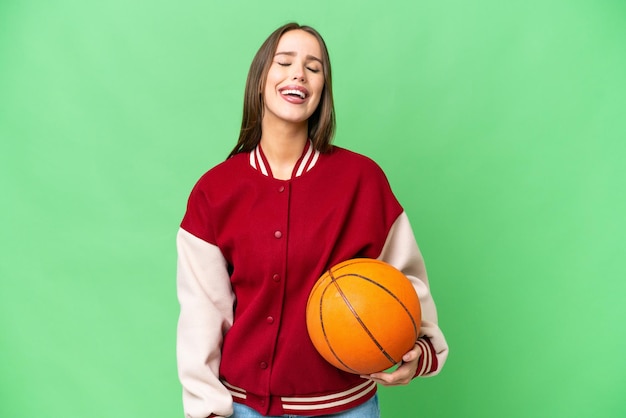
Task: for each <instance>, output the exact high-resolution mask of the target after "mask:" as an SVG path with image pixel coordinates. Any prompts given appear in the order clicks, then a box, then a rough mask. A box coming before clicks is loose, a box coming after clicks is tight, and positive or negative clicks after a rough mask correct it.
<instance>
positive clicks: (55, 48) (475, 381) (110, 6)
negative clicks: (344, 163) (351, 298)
mask: <svg viewBox="0 0 626 418" xmlns="http://www.w3.org/2000/svg"><path fill="white" fill-rule="evenodd" d="M625 18H626V3H624V2H623V1H621V0H595V1H594V0H589V1H582V0H554V1H551V0H542V1H539V0H528V1H498V0H476V1H471V2H469V1H462V0H443V1H425V0H411V1H408V0H407V1H397V0H388V1H373V2H369V3H365V2H362V1H330V0H324V1H316V2H304V3H303V2H294V1H273V2H258V1H246V2H237V1H230V2H228V1H223V0H222V1H217V0H215V1H213V0H195V1H179V2H174V1H163V0H153V1H139V0H109V1H106V2H105V1H102V2H89V1H84V0H83V1H78V0H76V1H72V0H58V1H43V0H42V1H35V0H22V1H18V0H2V2H0V170H1V176H0V190H1V195H2V205H1V206H0V207H1V209H0V216H1V218H0V219H1V220H2V232H1V234H2V235H1V236H2V240H1V245H2V248H1V250H2V251H1V264H0V280H1V282H0V286H1V287H0V329H1V334H0V353H1V355H0V416H2V417H53V418H57V417H59V418H60V417H63V418H82V417H106V418H109V417H110V418H119V417H177V416H182V407H181V400H180V397H181V395H180V385H179V383H178V380H177V376H176V364H175V327H176V321H177V315H178V303H177V300H176V294H175V291H176V289H175V263H176V254H175V246H174V239H175V234H176V231H177V228H178V224H179V222H180V219H181V217H182V215H183V211H184V208H185V203H186V198H187V196H188V193H189V191H190V189H191V187H192V185H193V183H194V182H195V181H196V180H197V178H198V177H199V176H200V175H201V174H202V173H203V172H204V171H206V170H207V169H209V168H210V167H211V166H213V165H215V164H216V163H218V162H220V161H222V160H223V159H224V158H225V157H226V155H227V154H228V152H229V151H230V149H231V148H232V147H233V146H234V143H235V141H236V137H237V134H238V128H239V124H240V117H241V108H242V100H243V89H244V83H245V77H246V74H247V70H248V66H249V64H250V62H251V60H252V57H253V55H254V53H255V52H256V50H257V49H258V47H259V46H260V44H261V42H262V41H263V39H265V37H266V36H267V35H269V33H270V32H271V31H272V30H273V29H275V28H276V27H278V26H279V25H281V24H283V23H286V22H288V21H291V20H296V21H298V22H300V23H306V24H310V25H313V26H314V27H316V28H317V29H319V30H320V32H321V33H322V34H323V36H324V37H325V39H326V41H327V43H328V46H329V49H330V54H331V59H332V61H333V70H334V82H335V83H334V87H335V92H336V110H337V120H338V132H337V136H336V140H335V143H336V144H338V145H341V146H344V147H348V148H351V149H353V150H355V151H358V152H361V153H364V154H366V155H368V156H370V157H372V158H374V159H375V160H376V161H377V162H378V163H379V164H380V165H381V166H382V167H383V169H384V170H385V171H386V173H387V175H388V177H389V180H390V182H391V184H392V187H393V189H394V191H395V193H396V194H397V196H398V198H399V199H400V201H401V202H402V203H403V205H404V207H405V209H406V211H407V212H408V214H409V217H410V219H411V220H412V224H413V227H414V230H415V234H416V236H417V239H418V242H419V244H420V246H421V248H422V251H423V253H424V255H425V257H426V261H427V266H428V268H429V274H430V277H431V282H432V283H431V285H432V290H433V293H434V295H435V298H436V300H437V303H438V308H439V311H440V322H441V327H442V328H443V330H444V332H445V333H446V336H447V338H448V341H449V344H450V357H449V360H448V363H447V365H446V368H445V369H444V371H443V372H442V373H441V374H440V375H439V376H438V377H436V378H432V379H420V380H417V381H414V382H412V384H411V385H409V386H406V387H401V388H383V389H382V390H381V407H382V409H383V413H382V416H383V417H384V418H395V417H622V416H626V401H625V400H624V393H625V392H626V361H625V360H624V353H625V352H626V337H625V336H624V331H625V327H624V318H625V317H626V309H625V308H624V305H625V303H624V302H625V299H626V297H625V295H626V284H625V282H626V280H625V279H626V274H625V273H626V271H625V269H624V264H623V263H624V262H623V259H624V256H625V255H626V251H624V250H625V245H624V236H625V234H626V222H625V221H624V213H625V212H626V199H625V192H624V186H625V180H626V172H625V169H624V166H625V165H626V164H625V163H624V159H625V157H626V152H625V151H626V146H625V142H626V121H625V120H626V118H625V117H624V111H625V110H626V99H625V98H626V47H625V45H626V21H625V20H626V19H625Z"/></svg>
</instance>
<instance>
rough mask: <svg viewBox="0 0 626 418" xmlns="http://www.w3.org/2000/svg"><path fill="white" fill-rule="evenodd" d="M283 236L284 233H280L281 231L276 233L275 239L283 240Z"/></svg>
mask: <svg viewBox="0 0 626 418" xmlns="http://www.w3.org/2000/svg"><path fill="white" fill-rule="evenodd" d="M282 236H283V233H282V232H280V231H276V232H274V237H276V238H281V237H282Z"/></svg>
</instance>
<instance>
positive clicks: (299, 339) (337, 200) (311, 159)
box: [177, 23, 448, 418]
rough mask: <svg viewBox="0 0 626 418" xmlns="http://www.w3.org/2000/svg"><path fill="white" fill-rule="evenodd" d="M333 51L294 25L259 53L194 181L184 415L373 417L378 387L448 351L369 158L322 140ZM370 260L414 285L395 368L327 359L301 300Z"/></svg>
mask: <svg viewBox="0 0 626 418" xmlns="http://www.w3.org/2000/svg"><path fill="white" fill-rule="evenodd" d="M334 130H335V116H334V106H333V96H332V80H331V69H330V60H329V57H328V51H327V49H326V45H325V43H324V41H323V39H322V37H321V36H320V35H319V34H318V32H317V31H315V30H314V29H312V28H311V27H308V26H300V25H298V24H295V23H291V24H287V25H285V26H282V27H280V28H278V29H277V30H276V31H275V32H273V33H272V34H271V35H270V36H269V38H268V39H267V40H266V41H265V42H264V43H263V45H262V46H261V48H260V49H259V51H258V52H257V54H256V56H255V57H254V60H253V61H252V65H251V67H250V72H249V74H248V80H247V83H246V91H245V99H244V111H243V121H242V126H241V132H240V136H239V141H238V142H237V145H236V146H235V148H234V149H233V151H232V153H231V154H230V156H229V158H228V159H227V160H226V161H224V162H223V163H221V164H219V165H217V166H216V167H214V168H213V169H211V170H209V171H208V172H207V173H206V174H204V175H203V176H202V177H201V178H200V180H199V181H198V182H197V184H196V185H195V187H194V188H193V190H192V192H191V195H190V197H189V201H188V206H187V211H186V213H185V216H184V218H183V220H182V223H181V228H180V230H179V232H178V236H177V246H178V274H177V276H178V277H177V288H178V297H179V301H180V305H181V312H180V318H179V324H178V341H177V356H178V368H179V376H180V380H181V383H182V386H183V403H184V409H185V414H186V416H187V417H190V418H201V417H208V416H219V417H226V416H233V417H260V416H321V415H331V414H337V415H332V416H334V417H342V418H349V417H354V418H356V417H359V418H370V417H378V416H379V412H378V403H377V398H376V385H377V384H383V385H404V384H407V383H408V382H409V381H410V380H411V379H413V378H414V377H416V376H432V375H435V374H437V373H438V372H439V371H440V370H441V368H442V366H443V363H444V362H445V359H446V357H447V352H448V347H447V344H446V341H445V338H444V336H443V334H442V332H441V330H440V329H439V327H438V325H437V312H436V309H435V305H434V302H433V299H432V297H431V294H430V291H429V286H428V279H427V276H426V270H425V267H424V263H423V260H422V256H421V254H420V251H419V249H418V246H417V244H416V242H415V239H414V236H413V232H412V230H411V226H410V224H409V221H408V219H407V216H406V214H405V213H404V211H403V209H402V207H401V206H400V204H399V203H398V201H397V200H396V198H395V197H394V195H393V193H392V191H391V189H390V186H389V184H388V182H387V179H386V177H385V175H384V173H383V172H382V171H381V169H380V168H379V167H378V166H377V165H376V164H375V163H374V162H373V161H372V160H370V159H368V158H366V157H364V156H361V155H358V154H355V153H353V152H350V151H348V150H345V149H343V148H339V147H335V146H332V145H331V143H330V142H331V139H332V137H333V134H334ZM357 257H368V258H377V259H380V260H383V261H386V262H388V263H390V264H392V265H394V266H395V267H397V268H398V269H400V270H401V271H402V272H403V273H404V274H405V275H406V276H407V277H408V278H409V279H410V280H411V282H412V283H413V285H414V287H415V288H416V290H417V293H418V295H419V296H420V302H421V307H422V323H421V336H420V338H419V339H418V340H417V341H416V344H415V347H414V349H412V350H411V351H409V352H408V353H406V355H405V356H404V357H403V361H402V364H400V365H399V366H398V367H397V368H396V369H395V370H394V371H392V372H381V373H374V374H372V375H368V376H359V375H355V374H350V373H346V372H343V371H341V370H339V369H337V368H335V367H333V366H332V365H330V364H329V363H327V362H326V361H325V360H324V359H323V358H322V357H321V356H320V355H319V354H318V353H317V352H316V350H315V348H314V347H313V345H312V343H311V341H310V340H309V337H308V334H307V330H306V321H305V308H306V302H307V298H308V295H309V292H310V290H311V288H312V287H313V285H314V283H315V282H316V281H317V279H318V278H319V277H320V276H321V275H322V274H323V273H324V272H325V271H326V270H328V269H329V268H330V267H331V266H333V265H335V264H337V263H339V262H341V261H344V260H347V259H350V258H357Z"/></svg>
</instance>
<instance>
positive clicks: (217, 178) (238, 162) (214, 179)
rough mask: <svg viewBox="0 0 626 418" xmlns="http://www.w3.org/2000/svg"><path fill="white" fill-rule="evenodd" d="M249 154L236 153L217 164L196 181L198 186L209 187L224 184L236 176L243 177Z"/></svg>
mask: <svg viewBox="0 0 626 418" xmlns="http://www.w3.org/2000/svg"><path fill="white" fill-rule="evenodd" d="M248 160H249V154H248V153H240V154H236V155H234V156H232V157H230V158H228V159H227V160H225V161H222V162H221V163H219V164H217V165H216V166H214V167H213V168H211V169H210V170H208V171H207V172H205V173H204V174H203V175H202V176H201V177H200V179H199V180H198V181H197V183H196V186H195V187H196V188H207V187H211V185H213V186H216V185H217V186H223V185H227V184H228V183H230V181H232V180H234V179H235V178H241V176H242V175H243V174H244V173H246V166H249V163H248Z"/></svg>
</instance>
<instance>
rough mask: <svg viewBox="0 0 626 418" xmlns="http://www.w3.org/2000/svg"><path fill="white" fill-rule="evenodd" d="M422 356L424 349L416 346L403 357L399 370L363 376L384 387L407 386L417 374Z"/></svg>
mask: <svg viewBox="0 0 626 418" xmlns="http://www.w3.org/2000/svg"><path fill="white" fill-rule="evenodd" d="M421 355H422V348H421V347H420V346H418V345H415V347H413V349H412V350H411V351H409V352H408V353H406V354H405V355H404V356H402V362H400V365H399V366H398V368H397V369H395V370H393V371H391V372H379V373H372V374H370V375H361V377H362V378H364V379H369V380H373V381H374V382H376V383H380V384H381V385H383V386H399V385H407V384H408V383H409V382H410V381H411V380H412V379H413V377H415V373H416V372H417V362H418V360H419V358H420V356H421Z"/></svg>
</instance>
